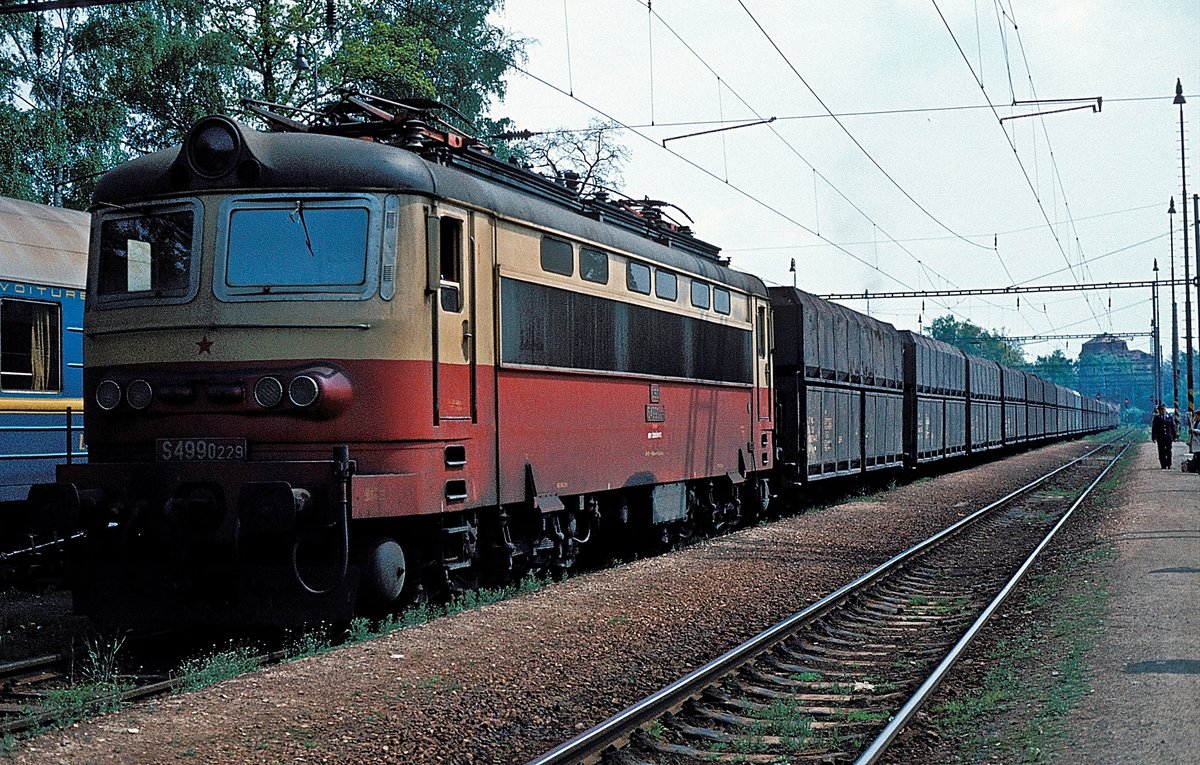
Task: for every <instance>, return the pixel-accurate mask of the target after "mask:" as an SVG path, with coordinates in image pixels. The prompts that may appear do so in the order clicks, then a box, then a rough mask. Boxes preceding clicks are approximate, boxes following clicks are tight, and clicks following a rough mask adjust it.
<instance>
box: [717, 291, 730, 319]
mask: <svg viewBox="0 0 1200 765" xmlns="http://www.w3.org/2000/svg"><path fill="white" fill-rule="evenodd" d="M713 310H715V311H716V312H717V313H721V314H725V315H726V316H728V315H729V290H725V289H721V288H720V287H713Z"/></svg>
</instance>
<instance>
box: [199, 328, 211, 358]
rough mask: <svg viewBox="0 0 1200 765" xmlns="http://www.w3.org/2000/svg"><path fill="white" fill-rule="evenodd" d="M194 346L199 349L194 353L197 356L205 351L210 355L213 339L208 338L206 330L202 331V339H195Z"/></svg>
mask: <svg viewBox="0 0 1200 765" xmlns="http://www.w3.org/2000/svg"><path fill="white" fill-rule="evenodd" d="M196 346H197V347H199V348H200V350H199V351H197V353H196V355H197V356H199V355H200V354H201V353H207V354H208V355H209V356H211V355H212V347H213V341H212V340H209V339H208V333H207V332H205V333H204V339H203V340H197V341H196Z"/></svg>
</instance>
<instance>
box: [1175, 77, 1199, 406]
mask: <svg viewBox="0 0 1200 765" xmlns="http://www.w3.org/2000/svg"><path fill="white" fill-rule="evenodd" d="M1175 103H1176V104H1178V105H1179V174H1180V176H1182V178H1183V279H1184V281H1186V282H1187V283H1188V285H1191V283H1192V277H1191V258H1190V256H1189V255H1188V209H1187V156H1186V154H1185V153H1184V151H1185V149H1186V147H1185V145H1184V142H1183V139H1184V135H1185V133H1184V131H1183V105H1184V104H1186V103H1187V100H1186V99H1185V98H1184V97H1183V83H1182V82H1180V81H1179V79H1178V78H1176V80H1175ZM1198 276H1200V274H1198ZM1183 311H1184V314H1183V315H1184V321H1183V326H1184V330H1183V336H1184V342H1185V344H1186V345H1187V348H1186V352H1187V405H1188V408H1187V410H1188V419H1187V422H1189V423H1190V422H1191V421H1192V420H1191V418H1192V411H1193V410H1195V408H1196V389H1195V383H1194V381H1193V379H1192V364H1193V362H1192V291H1191V289H1189V288H1188V287H1186V286H1185V287H1184V289H1183Z"/></svg>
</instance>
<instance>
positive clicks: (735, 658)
mask: <svg viewBox="0 0 1200 765" xmlns="http://www.w3.org/2000/svg"><path fill="white" fill-rule="evenodd" d="M1117 440H1118V439H1116V438H1114V439H1112V440H1111V441H1108V442H1106V443H1104V444H1101V445H1100V446H1097V447H1096V448H1095V449H1093V450H1091V451H1089V452H1087V453H1086V454H1083V455H1081V456H1079V457H1076V458H1075V459H1073V460H1071V461H1070V462H1067V463H1064V464H1063V465H1060V466H1059V467H1057V468H1055V469H1054V470H1051V471H1050V472H1048V473H1046V474H1044V475H1042V476H1040V477H1039V478H1036V479H1034V480H1033V481H1030V482H1029V483H1027V484H1026V485H1024V486H1022V487H1021V488H1019V489H1016V490H1014V491H1012V492H1009V493H1008V494H1006V495H1005V496H1003V497H1001V498H1000V499H998V500H996V501H994V502H992V503H991V504H989V505H987V506H986V507H983V508H981V509H979V510H977V511H975V512H974V513H972V514H970V515H968V516H966V517H965V518H962V519H960V520H959V521H957V522H956V523H954V524H952V525H950V526H948V527H946V528H944V529H942V530H941V531H939V532H938V533H936V534H934V535H933V536H931V537H929V538H928V539H926V540H924V541H923V542H919V543H918V544H917V545H915V546H913V547H910V548H909V549H908V550H905V551H904V552H901V553H899V554H897V555H895V556H893V557H892V558H890V559H889V560H887V561H885V562H884V563H881V564H880V565H878V566H876V567H875V568H874V569H872V570H871V571H869V572H867V573H866V574H863V575H862V576H860V577H859V578H858V579H855V580H854V581H852V582H850V583H848V584H845V585H843V586H842V587H840V588H838V589H837V590H835V591H833V592H832V593H830V594H829V595H826V596H825V597H824V598H822V599H821V600H819V601H817V602H816V603H813V604H812V605H810V606H808V607H807V608H805V609H804V610H802V611H800V612H798V613H796V614H793V615H792V616H789V617H787V618H786V619H784V620H782V621H780V622H777V623H776V624H774V625H773V626H771V627H768V628H767V629H766V630H765V631H763V632H761V633H759V634H758V635H756V636H755V637H753V638H751V639H750V640H748V641H746V642H745V643H742V644H741V645H739V646H737V647H736V648H733V649H731V650H729V651H726V652H725V653H723V654H721V655H720V656H718V657H717V658H716V659H713V660H712V661H710V662H708V663H707V664H705V665H703V666H701V667H699V668H698V669H695V670H693V671H692V672H691V673H689V674H688V675H686V676H685V677H683V678H681V679H679V680H676V681H675V682H674V683H672V684H670V685H668V686H666V687H665V688H662V689H661V690H659V691H656V692H655V693H653V694H651V695H650V696H647V697H646V698H645V699H643V700H642V701H639V702H637V703H636V704H633V705H631V706H629V707H626V708H625V709H623V710H621V711H620V712H618V713H617V714H615V715H613V716H612V717H610V718H608V719H607V720H604V721H603V722H600V723H598V724H597V725H595V726H593V727H592V728H589V729H588V730H586V731H584V732H583V733H580V734H579V735H577V736H575V737H574V738H572V739H570V740H569V741H567V742H565V743H563V744H560V745H559V746H557V747H555V748H554V749H552V750H550V751H549V752H546V753H544V754H542V755H540V756H538V757H536V758H535V759H532V760H529V761H528V762H527V763H526V765H575V763H578V762H580V761H582V760H585V759H586V758H588V757H592V756H597V755H599V754H601V753H602V752H603V751H604V750H605V749H607V748H608V747H609V746H611V745H613V744H616V743H618V742H620V741H621V740H622V739H623V738H624V737H625V736H626V735H627V734H628V733H629V731H631V730H632V729H634V728H637V727H640V726H641V725H642V724H644V723H648V722H650V721H652V720H654V719H656V718H658V717H659V716H661V715H662V714H663V713H665V712H667V711H669V710H671V709H672V708H674V707H675V706H677V705H679V704H682V703H683V702H684V701H686V700H687V699H689V698H691V697H692V696H694V695H695V694H696V693H698V692H699V691H700V690H702V689H703V688H705V687H706V686H708V685H710V684H711V683H712V681H713V680H715V679H716V678H718V677H721V676H722V675H725V674H728V673H729V672H731V671H732V670H733V669H736V668H737V667H739V666H741V665H742V664H745V663H746V662H748V661H750V660H751V659H753V658H754V657H756V656H758V655H759V654H761V653H763V652H764V651H766V650H768V649H770V648H772V647H773V646H775V645H776V644H778V643H780V642H782V641H783V640H785V639H786V638H787V637H788V636H789V635H790V634H792V633H793V632H795V631H796V630H797V629H798V628H799V627H801V626H803V625H804V624H806V623H808V622H811V621H814V620H816V619H817V618H819V617H821V616H823V615H824V614H826V613H828V612H829V611H831V610H833V609H834V608H835V607H837V606H839V605H841V603H842V602H844V601H845V600H846V599H847V598H848V597H849V596H850V595H852V594H854V593H855V592H857V591H858V590H861V589H863V588H865V587H866V586H867V585H869V584H871V583H873V582H875V581H876V580H878V579H880V578H882V577H883V576H884V575H886V574H889V573H891V572H892V571H894V570H895V569H898V568H900V567H901V566H902V565H903V564H905V563H907V562H909V561H911V560H912V559H913V558H915V557H917V556H919V555H921V554H922V553H924V552H926V551H928V550H929V549H931V548H933V547H935V546H936V545H938V544H940V543H941V542H943V541H945V540H946V539H947V538H949V537H951V536H953V535H955V534H957V533H958V532H959V531H961V530H962V529H963V528H965V527H966V526H969V525H970V524H972V523H974V522H975V521H976V520H978V519H979V518H980V517H982V516H983V515H986V514H987V513H989V512H991V511H992V510H994V509H996V508H997V507H999V506H1001V505H1003V504H1005V503H1006V502H1009V501H1011V500H1012V499H1015V498H1016V497H1018V496H1020V495H1022V494H1024V493H1026V492H1028V491H1030V490H1032V489H1033V488H1035V487H1037V486H1039V485H1040V484H1042V483H1043V482H1044V481H1046V480H1048V479H1050V478H1051V477H1053V476H1055V475H1057V474H1058V473H1061V472H1062V471H1064V470H1066V469H1067V468H1070V467H1072V466H1073V465H1076V464H1078V463H1080V462H1082V461H1084V460H1086V459H1088V458H1089V457H1091V456H1092V455H1093V454H1095V453H1096V452H1098V451H1101V450H1102V449H1105V448H1107V447H1108V446H1110V445H1112V444H1113V443H1115V442H1116V441H1117ZM1126 448H1128V447H1126ZM1106 472H1107V469H1106Z"/></svg>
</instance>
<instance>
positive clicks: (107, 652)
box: [83, 635, 125, 685]
mask: <svg viewBox="0 0 1200 765" xmlns="http://www.w3.org/2000/svg"><path fill="white" fill-rule="evenodd" d="M124 645H125V637H124V636H123V635H115V636H113V638H112V639H111V640H104V639H103V638H100V637H97V638H96V639H95V641H92V640H89V641H87V654H86V656H85V659H84V665H83V678H84V680H86V681H87V682H89V683H92V684H99V685H104V684H108V683H112V682H114V681H115V679H116V677H117V654H119V653H120V652H121V647H122V646H124Z"/></svg>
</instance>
